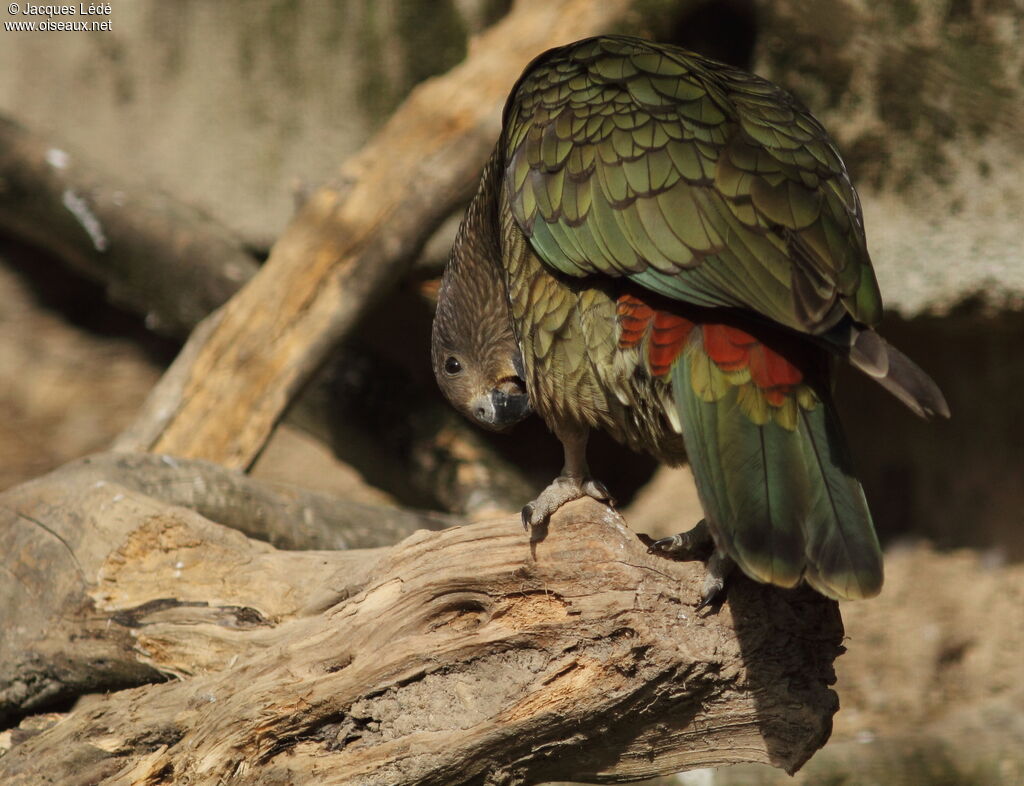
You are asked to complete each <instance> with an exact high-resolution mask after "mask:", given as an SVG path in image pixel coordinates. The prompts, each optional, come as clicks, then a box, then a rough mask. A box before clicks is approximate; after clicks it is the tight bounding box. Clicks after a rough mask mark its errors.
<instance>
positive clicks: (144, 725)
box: [0, 481, 842, 786]
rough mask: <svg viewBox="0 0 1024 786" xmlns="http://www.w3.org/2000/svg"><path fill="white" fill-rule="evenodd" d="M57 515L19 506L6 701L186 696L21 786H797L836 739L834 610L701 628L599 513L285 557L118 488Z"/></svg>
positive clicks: (676, 591) (44, 744) (670, 568)
mask: <svg viewBox="0 0 1024 786" xmlns="http://www.w3.org/2000/svg"><path fill="white" fill-rule="evenodd" d="M58 492H59V489H58V488H56V487H51V488H49V489H47V488H45V487H43V486H42V485H41V484H40V482H39V481H35V482H33V483H30V484H25V485H24V486H22V487H19V488H18V489H14V490H11V491H8V492H6V493H5V494H4V495H3V497H2V498H0V502H2V505H0V511H2V512H3V519H2V524H0V535H2V536H3V544H2V545H3V547H4V549H5V553H7V554H10V555H15V559H13V560H9V561H8V564H9V566H10V570H9V571H8V573H6V574H4V576H3V582H4V584H5V586H4V596H5V597H16V598H17V599H18V601H19V602H17V603H15V604H12V605H11V606H10V607H8V608H6V609H4V616H5V619H4V621H3V622H4V628H5V630H6V631H13V632H15V635H14V637H13V639H11V638H8V637H5V640H4V649H3V650H2V653H0V654H2V657H0V677H2V682H0V691H5V692H0V696H4V697H5V698H6V699H10V698H12V693H13V692H15V691H16V690H17V689H19V688H20V689H22V690H23V691H24V690H25V689H26V688H31V687H32V684H33V683H32V677H31V675H30V674H29V671H30V670H31V668H29V669H26V666H28V667H32V668H35V670H36V671H35V677H34V678H35V679H36V680H37V682H38V681H43V680H45V679H47V678H49V679H50V680H51V682H52V683H53V684H56V683H58V682H59V681H60V679H62V678H67V677H68V675H73V673H75V672H76V670H77V672H79V673H82V674H90V675H92V682H86V681H81V680H80V681H79V682H78V683H76V684H73V685H70V686H69V687H67V688H66V689H67V690H68V691H69V692H70V695H74V694H76V693H85V692H91V691H95V690H97V689H103V688H107V689H112V688H117V687H123V686H124V685H126V684H137V683H138V682H140V681H143V680H150V681H151V680H154V679H158V678H159V676H160V675H174V676H176V677H179V678H180V679H178V680H176V681H173V682H170V683H166V684H158V685H150V686H146V687H141V688H136V689H134V690H122V691H120V692H118V693H113V694H110V695H106V696H101V697H94V698H92V699H91V700H90V701H88V702H86V703H85V704H83V705H81V706H80V707H79V708H77V709H76V710H75V711H74V712H72V713H71V714H70V715H69V716H67V717H66V718H64V719H63V720H62V721H61V722H60V723H58V724H57V725H55V726H53V727H52V728H50V729H48V730H46V731H43V732H42V733H39V734H37V735H35V736H31V737H29V738H27V739H21V738H19V740H18V744H16V745H14V746H13V747H12V748H11V749H10V750H9V752H7V754H6V755H5V756H3V757H2V758H0V781H2V782H4V783H5V784H6V783H10V784H29V783H31V784H35V783H39V782H43V781H46V780H49V781H51V782H60V783H64V784H86V783H89V784H92V783H99V782H103V783H111V784H114V783H117V784H121V783H124V784H127V783H132V784H142V783H145V784H172V783H174V784H189V783H203V784H206V783H223V782H237V783H324V784H331V783H338V784H342V783H344V784H388V785H389V786H398V785H399V784H449V785H452V786H454V785H456V784H482V783H490V784H505V783H508V784H512V783H519V784H525V783H539V782H544V781H549V780H556V779H568V778H574V779H582V780H590V781H598V782H615V781H622V780H629V779H639V778H641V777H649V776H651V775H655V774H658V773H665V772H672V771H677V770H680V769H687V768H691V767H703V766H715V765H719V764H725V763H729V762H736V761H758V762H769V763H772V764H775V765H776V766H780V767H784V768H786V769H790V770H792V769H794V768H796V767H798V766H799V765H800V764H801V763H802V762H803V761H804V760H805V759H806V758H807V757H808V756H809V755H810V754H811V753H813V751H814V750H816V749H817V748H818V747H819V746H820V745H821V744H823V742H824V741H825V739H826V738H827V736H828V732H829V729H830V725H831V716H832V714H833V713H834V711H835V709H836V698H835V695H834V693H832V691H831V690H830V689H829V688H828V685H829V684H830V683H831V681H832V679H833V671H832V661H833V659H834V657H835V656H836V655H837V654H838V653H839V652H840V642H841V639H842V626H841V622H840V621H839V616H838V610H837V607H836V606H835V604H833V603H831V602H829V601H826V600H825V599H823V598H821V597H820V596H817V595H815V594H814V593H811V592H784V591H778V590H773V589H768V588H764V587H760V586H755V585H753V584H751V583H749V582H747V581H744V580H737V581H736V582H735V584H734V585H733V586H732V587H731V588H730V592H729V598H728V601H727V602H726V603H725V604H724V605H723V607H722V608H721V609H720V610H719V611H717V612H716V613H711V614H707V615H699V614H695V613H694V611H693V607H694V605H695V604H696V601H697V598H698V594H699V591H700V586H701V582H702V579H703V567H702V566H701V565H700V564H696V563H671V562H667V561H664V560H662V559H660V558H657V557H654V556H651V555H648V554H647V553H646V550H645V548H644V547H643V545H642V544H641V543H640V541H639V540H638V539H637V537H636V536H635V535H634V534H633V533H632V532H630V531H629V530H628V529H627V528H626V527H625V526H624V524H623V522H622V520H621V519H620V518H619V517H618V516H617V515H615V514H613V513H611V512H610V511H608V510H607V509H606V508H604V507H602V506H599V505H597V504H596V503H592V502H581V503H576V504H574V505H571V506H569V507H567V508H566V509H565V510H564V512H563V513H561V514H560V515H558V516H556V517H555V519H554V521H553V522H552V525H551V528H550V531H549V533H548V534H547V537H546V538H545V539H543V540H541V541H539V542H535V543H532V544H531V543H530V541H529V539H528V537H527V535H526V534H525V533H524V532H523V530H522V528H521V526H520V525H519V522H518V521H517V519H516V518H504V519H497V520H492V521H489V522H483V523H479V524H474V525H469V526H464V527H454V528H451V529H448V530H444V531H441V532H433V533H431V532H425V531H424V532H420V533H417V534H415V535H413V536H411V537H410V538H408V539H406V540H405V541H403V542H402V543H401V544H399V545H397V546H395V547H393V548H392V549H385V550H374V551H370V552H366V551H350V552H326V551H325V552H285V551H278V550H276V549H274V548H273V547H271V546H269V545H267V544H265V543H261V542H258V541H253V540H250V539H247V538H245V537H244V536H243V535H242V534H241V533H238V532H236V531H234V530H230V529H228V528H226V527H222V526H220V525H217V524H214V523H212V522H210V521H208V520H206V519H203V518H202V517H200V516H198V515H197V514H195V513H193V512H191V511H188V510H185V509H183V508H175V507H172V506H167V505H164V504H161V503H157V502H155V501H154V500H151V499H149V498H146V497H143V496H141V495H139V494H136V493H135V492H132V491H129V490H126V489H123V488H118V487H117V486H115V485H113V484H109V483H108V484H96V483H91V484H86V485H85V486H84V487H80V488H78V489H77V492H76V494H77V499H76V504H75V505H73V506H70V505H67V504H64V503H65V502H66V500H60V504H51V502H50V499H52V495H54V494H58ZM58 499H60V498H59V496H58ZM42 571H45V573H46V577H47V578H46V580H47V581H48V582H49V583H48V585H47V586H46V589H45V591H42V592H40V591H38V587H39V586H40V585H39V582H40V578H39V577H38V576H36V575H35V574H38V573H41V572H42ZM33 586H35V587H36V588H37V591H35V592H30V588H32V587H33ZM19 668H20V671H19ZM47 668H48V669H49V671H47ZM103 673H106V674H107V676H108V677H109V679H108V680H107V682H106V683H105V684H104V683H103V682H102V680H97V675H102V674H103ZM12 674H14V675H18V676H20V679H11V677H12ZM132 678H133V679H134V680H135V683H132V681H131V679H132ZM118 679H120V680H121V682H118ZM97 682H99V683H100V684H97ZM44 698H45V697H43V696H37V697H36V699H37V700H36V705H37V706H38V705H39V704H41V703H43V699H44ZM50 698H53V695H52V694H51V695H50ZM30 708H31V705H30V704H25V703H22V704H21V705H20V709H21V711H24V710H25V709H30Z"/></svg>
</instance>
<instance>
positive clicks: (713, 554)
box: [647, 519, 736, 611]
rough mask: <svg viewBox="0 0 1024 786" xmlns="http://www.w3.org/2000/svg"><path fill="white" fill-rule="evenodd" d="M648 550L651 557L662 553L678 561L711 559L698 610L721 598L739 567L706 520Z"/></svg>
mask: <svg viewBox="0 0 1024 786" xmlns="http://www.w3.org/2000/svg"><path fill="white" fill-rule="evenodd" d="M647 550H648V551H649V552H650V553H651V554H661V555H662V556H665V557H671V558H673V559H678V560H703V559H706V560H707V570H708V572H707V575H706V576H705V577H704V587H703V589H702V590H701V593H700V603H699V604H697V610H698V611H700V610H701V609H703V608H704V607H706V606H710V605H711V604H712V603H715V602H717V601H718V600H720V599H721V595H722V591H723V590H724V589H725V580H726V578H728V576H729V574H730V573H731V572H732V569H733V567H734V566H735V565H736V563H735V562H733V560H732V558H731V557H730V556H729V555H728V554H726V553H725V552H724V551H722V550H721V549H720V548H718V546H717V545H716V544H715V540H714V538H713V537H712V536H711V530H710V529H709V528H708V523H707V521H706V520H705V519H701V520H700V521H699V522H697V525H696V526H695V527H694V528H693V529H691V530H688V531H687V532H679V533H677V534H675V535H670V536H669V537H667V538H662V539H661V540H656V541H654V543H652V544H651V545H650V546H648V547H647ZM709 554H710V556H708V555H709Z"/></svg>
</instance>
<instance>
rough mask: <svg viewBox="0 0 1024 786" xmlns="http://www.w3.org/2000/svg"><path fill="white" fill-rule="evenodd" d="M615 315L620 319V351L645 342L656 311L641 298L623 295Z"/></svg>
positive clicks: (616, 307) (617, 303) (618, 302)
mask: <svg viewBox="0 0 1024 786" xmlns="http://www.w3.org/2000/svg"><path fill="white" fill-rule="evenodd" d="M615 313H616V315H617V316H618V318H619V349H629V348H630V347H635V346H636V345H637V344H639V343H640V342H641V341H642V340H643V337H644V334H645V333H646V332H647V326H648V325H649V324H650V322H651V319H652V317H653V316H654V309H653V308H651V307H650V306H648V305H647V304H646V303H644V302H643V301H642V300H640V298H636V297H633V296H632V295H623V296H622V297H620V298H619V299H618V301H617V302H616V304H615Z"/></svg>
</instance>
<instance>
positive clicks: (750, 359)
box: [616, 294, 804, 407]
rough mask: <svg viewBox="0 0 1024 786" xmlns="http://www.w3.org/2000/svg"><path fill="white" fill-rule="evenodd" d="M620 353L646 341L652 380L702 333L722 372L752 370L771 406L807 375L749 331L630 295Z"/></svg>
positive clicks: (622, 300) (620, 311)
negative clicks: (694, 334)
mask: <svg viewBox="0 0 1024 786" xmlns="http://www.w3.org/2000/svg"><path fill="white" fill-rule="evenodd" d="M616 314H617V316H618V322H619V349H631V348H633V347H638V346H640V345H641V344H642V343H643V342H644V341H645V340H646V341H647V363H648V365H649V367H650V370H651V374H652V375H653V376H655V377H663V376H665V375H667V374H668V373H669V371H670V370H671V368H672V364H673V363H674V362H675V360H676V358H677V357H679V354H680V353H681V352H682V351H683V347H684V346H686V341H687V339H689V337H690V333H691V331H692V330H693V328H694V327H697V328H699V329H700V330H701V331H702V339H703V347H704V351H705V352H706V353H707V355H708V357H710V358H711V360H713V361H714V363H715V365H716V366H718V367H719V368H720V369H721V370H722V371H726V372H732V371H741V370H743V369H749V370H750V379H751V381H752V382H753V383H754V385H755V386H756V387H757V388H758V390H759V391H760V392H761V393H762V395H764V397H765V399H766V400H767V401H768V403H769V404H771V405H773V406H776V407H779V406H782V404H783V402H784V401H785V398H786V396H788V395H789V394H791V393H792V392H793V388H795V387H796V386H797V385H799V384H800V383H801V382H803V379H804V375H803V373H802V372H801V371H800V369H798V368H797V367H796V366H795V365H793V364H792V363H791V362H790V361H789V360H787V359H786V358H785V357H784V356H783V355H781V354H779V353H778V352H776V351H775V350H773V349H771V348H770V347H768V346H766V345H765V344H764V343H763V342H762V341H761V340H759V339H758V338H756V337H754V336H753V335H751V334H750V333H748V332H747V331H745V330H741V329H740V328H738V327H734V326H732V325H730V324H727V323H724V322H711V321H703V320H698V321H697V322H696V323H695V322H694V321H692V320H690V319H687V318H686V317H683V316H680V315H679V314H676V313H673V312H672V311H665V310H661V309H654V308H652V307H651V306H649V305H648V304H647V303H645V302H644V301H642V300H641V299H640V298H638V297H636V296H635V295H631V294H626V295H622V296H620V297H619V299H618V301H617V302H616Z"/></svg>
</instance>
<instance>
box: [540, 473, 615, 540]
mask: <svg viewBox="0 0 1024 786" xmlns="http://www.w3.org/2000/svg"><path fill="white" fill-rule="evenodd" d="M582 497H592V498H593V499H596V500H597V501H598V502H603V503H604V504H606V505H608V506H609V507H611V508H614V507H615V500H614V499H612V496H611V494H609V493H608V489H607V487H606V486H605V485H604V483H602V482H601V481H599V480H595V479H594V478H577V477H573V476H570V475H559V476H558V477H557V478H555V480H554V481H553V482H552V483H551V485H550V486H548V487H547V488H546V489H544V491H542V492H541V494H540V496H539V497H537V499H535V500H534V501H533V502H530V503H529V504H527V505H525V506H524V507H523V528H524V529H526V530H527V531H529V529H530V528H531V527H540V526H543V525H544V524H546V523H547V521H548V519H550V518H551V516H552V515H553V514H554V513H555V511H556V510H558V509H559V508H560V507H562V505H564V504H566V503H567V502H572V501H573V500H574V499H581V498H582Z"/></svg>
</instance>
